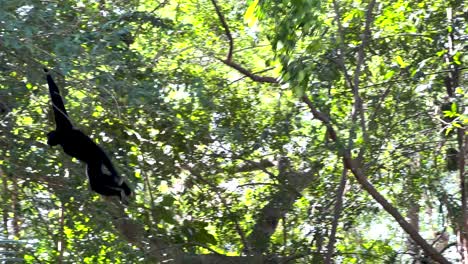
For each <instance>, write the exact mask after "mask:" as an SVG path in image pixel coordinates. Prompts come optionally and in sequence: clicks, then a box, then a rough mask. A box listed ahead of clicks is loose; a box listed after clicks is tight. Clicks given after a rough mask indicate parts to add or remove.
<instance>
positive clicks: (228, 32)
mask: <svg viewBox="0 0 468 264" xmlns="http://www.w3.org/2000/svg"><path fill="white" fill-rule="evenodd" d="M211 3H212V4H213V6H214V8H215V10H216V14H217V15H218V18H219V21H221V25H223V28H224V32H225V33H226V37H227V38H228V40H229V52H228V55H227V59H226V60H228V61H231V60H232V53H233V51H234V39H233V38H232V34H231V30H229V26H228V24H227V23H226V19H225V18H224V15H223V13H222V12H221V9H220V8H219V6H218V3H216V0H211Z"/></svg>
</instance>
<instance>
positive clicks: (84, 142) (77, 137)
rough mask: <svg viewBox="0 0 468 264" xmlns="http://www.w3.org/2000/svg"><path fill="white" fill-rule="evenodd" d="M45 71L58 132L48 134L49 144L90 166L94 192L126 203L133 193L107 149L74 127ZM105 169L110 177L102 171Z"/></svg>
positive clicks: (53, 83) (89, 177)
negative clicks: (115, 197) (58, 146)
mask: <svg viewBox="0 0 468 264" xmlns="http://www.w3.org/2000/svg"><path fill="white" fill-rule="evenodd" d="M44 71H45V72H46V75H47V84H48V86H49V93H50V98H51V100H52V109H53V111H54V118H55V125H56V129H55V130H54V131H51V132H49V133H48V134H47V144H48V145H50V146H56V145H60V146H61V147H62V148H63V151H64V152H65V153H66V154H68V155H69V156H71V157H74V158H76V159H78V160H80V161H82V162H84V163H86V164H87V169H86V174H87V176H88V179H89V182H90V186H91V189H92V190H93V191H95V192H97V193H99V194H101V195H105V196H118V197H119V198H120V200H121V201H123V202H124V201H127V200H128V196H130V195H131V194H132V190H131V189H130V187H129V186H128V184H127V183H126V182H125V181H124V179H123V178H122V177H121V176H120V175H119V174H118V173H117V171H116V170H115V168H114V166H113V164H112V162H111V160H110V159H109V157H108V156H107V154H106V153H105V152H104V150H103V149H102V148H101V147H99V146H98V145H97V144H96V143H94V142H93V141H92V140H91V138H89V137H88V136H87V135H85V134H84V133H83V132H82V131H81V130H79V129H77V128H75V127H74V126H73V124H72V122H71V120H70V117H69V116H68V113H67V110H66V109H65V105H64V103H63V99H62V96H61V95H60V92H59V89H58V87H57V84H55V82H54V80H53V79H52V76H51V75H50V73H49V71H48V70H47V69H45V68H44ZM103 166H104V167H105V168H106V169H107V170H108V171H109V172H110V174H107V173H105V172H104V171H103Z"/></svg>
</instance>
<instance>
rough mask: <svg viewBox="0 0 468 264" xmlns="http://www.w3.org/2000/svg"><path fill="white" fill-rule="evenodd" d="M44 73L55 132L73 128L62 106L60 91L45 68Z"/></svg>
mask: <svg viewBox="0 0 468 264" xmlns="http://www.w3.org/2000/svg"><path fill="white" fill-rule="evenodd" d="M44 72H45V73H46V75H47V84H48V85H49V93H50V99H51V100H52V109H53V110H54V118H55V124H56V127H57V130H68V129H72V128H73V124H72V123H71V121H70V118H69V117H68V113H67V110H66V109H65V105H64V104H63V99H62V96H61V95H60V91H59V89H58V87H57V84H55V82H54V79H52V76H50V72H49V70H48V69H47V68H44Z"/></svg>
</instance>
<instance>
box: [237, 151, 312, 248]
mask: <svg viewBox="0 0 468 264" xmlns="http://www.w3.org/2000/svg"><path fill="white" fill-rule="evenodd" d="M278 171H279V174H278V177H277V178H278V179H279V180H280V182H281V183H282V184H281V187H280V188H281V189H280V190H279V191H278V192H276V193H274V194H273V195H272V196H271V197H270V198H269V202H268V203H267V204H266V205H265V206H264V207H263V208H262V209H261V210H260V213H259V214H258V216H257V222H256V224H255V226H254V227H253V229H252V233H250V235H249V236H248V237H247V244H248V247H247V248H244V252H246V253H250V254H252V253H253V254H262V253H265V252H266V251H267V249H268V246H269V245H270V238H271V236H272V235H273V233H274V232H275V231H276V227H277V225H278V222H279V220H280V219H282V218H283V217H284V216H285V214H286V213H287V212H289V211H290V210H291V208H292V207H293V205H294V203H295V201H296V200H297V198H298V197H299V196H300V192H302V191H303V190H304V189H305V188H307V187H308V186H310V184H311V183H312V182H313V181H314V180H315V177H313V175H314V174H315V173H316V172H317V168H312V169H311V171H310V172H307V173H299V172H295V171H293V170H292V169H291V165H290V163H289V160H287V158H281V159H280V161H279V162H278Z"/></svg>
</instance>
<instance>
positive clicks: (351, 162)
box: [302, 95, 450, 264]
mask: <svg viewBox="0 0 468 264" xmlns="http://www.w3.org/2000/svg"><path fill="white" fill-rule="evenodd" d="M302 99H303V101H304V102H305V103H306V104H307V105H308V106H309V109H310V110H311V112H312V114H313V115H314V117H316V118H317V119H319V120H320V121H322V122H323V123H324V125H325V126H327V129H328V130H329V131H332V132H333V135H334V137H330V139H332V140H334V141H335V142H337V141H338V140H339V139H338V138H337V136H336V133H334V131H335V130H334V129H333V127H332V125H331V121H330V117H328V116H326V115H325V114H324V113H322V112H319V111H318V110H317V109H316V108H315V107H314V106H313V104H312V102H311V101H310V100H309V99H308V98H307V96H306V95H304V96H303V97H302ZM338 154H340V156H342V157H343V163H344V164H345V168H347V169H349V170H351V172H352V173H353V175H354V177H355V178H356V180H357V181H358V182H359V184H360V185H361V186H362V188H363V189H364V190H366V191H367V192H368V193H369V194H370V195H371V196H372V197H373V198H374V200H376V201H377V202H378V203H379V204H380V205H381V206H382V207H383V208H384V209H385V211H387V213H389V214H390V215H391V216H392V217H393V218H394V219H395V220H396V221H397V223H398V224H399V225H400V227H401V228H403V230H404V231H405V232H406V233H408V234H409V236H410V237H411V238H412V239H413V241H415V243H417V244H418V245H419V246H420V247H421V248H422V249H423V250H424V252H425V253H426V254H427V255H428V256H429V257H431V259H433V260H435V261H438V262H439V263H443V264H450V262H449V261H448V260H447V259H446V258H444V256H442V255H441V254H440V253H439V252H438V251H437V250H436V249H435V248H434V247H432V246H431V245H429V243H427V241H426V240H425V239H424V238H423V237H422V236H421V235H420V234H419V233H418V232H417V231H416V229H415V228H414V227H413V226H411V224H410V223H409V222H408V221H406V219H405V218H404V217H403V216H402V215H401V214H400V212H399V211H398V210H397V209H396V208H395V207H394V206H393V205H392V204H390V202H388V201H387V200H386V199H385V197H383V196H382V195H381V194H380V193H379V192H378V191H377V189H376V188H375V187H374V186H373V185H372V184H371V183H370V182H369V180H368V179H367V176H366V175H365V174H364V173H363V171H362V169H361V163H360V162H357V161H356V160H355V159H353V158H352V156H351V151H350V150H349V149H345V150H344V151H340V150H339V151H338Z"/></svg>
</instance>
